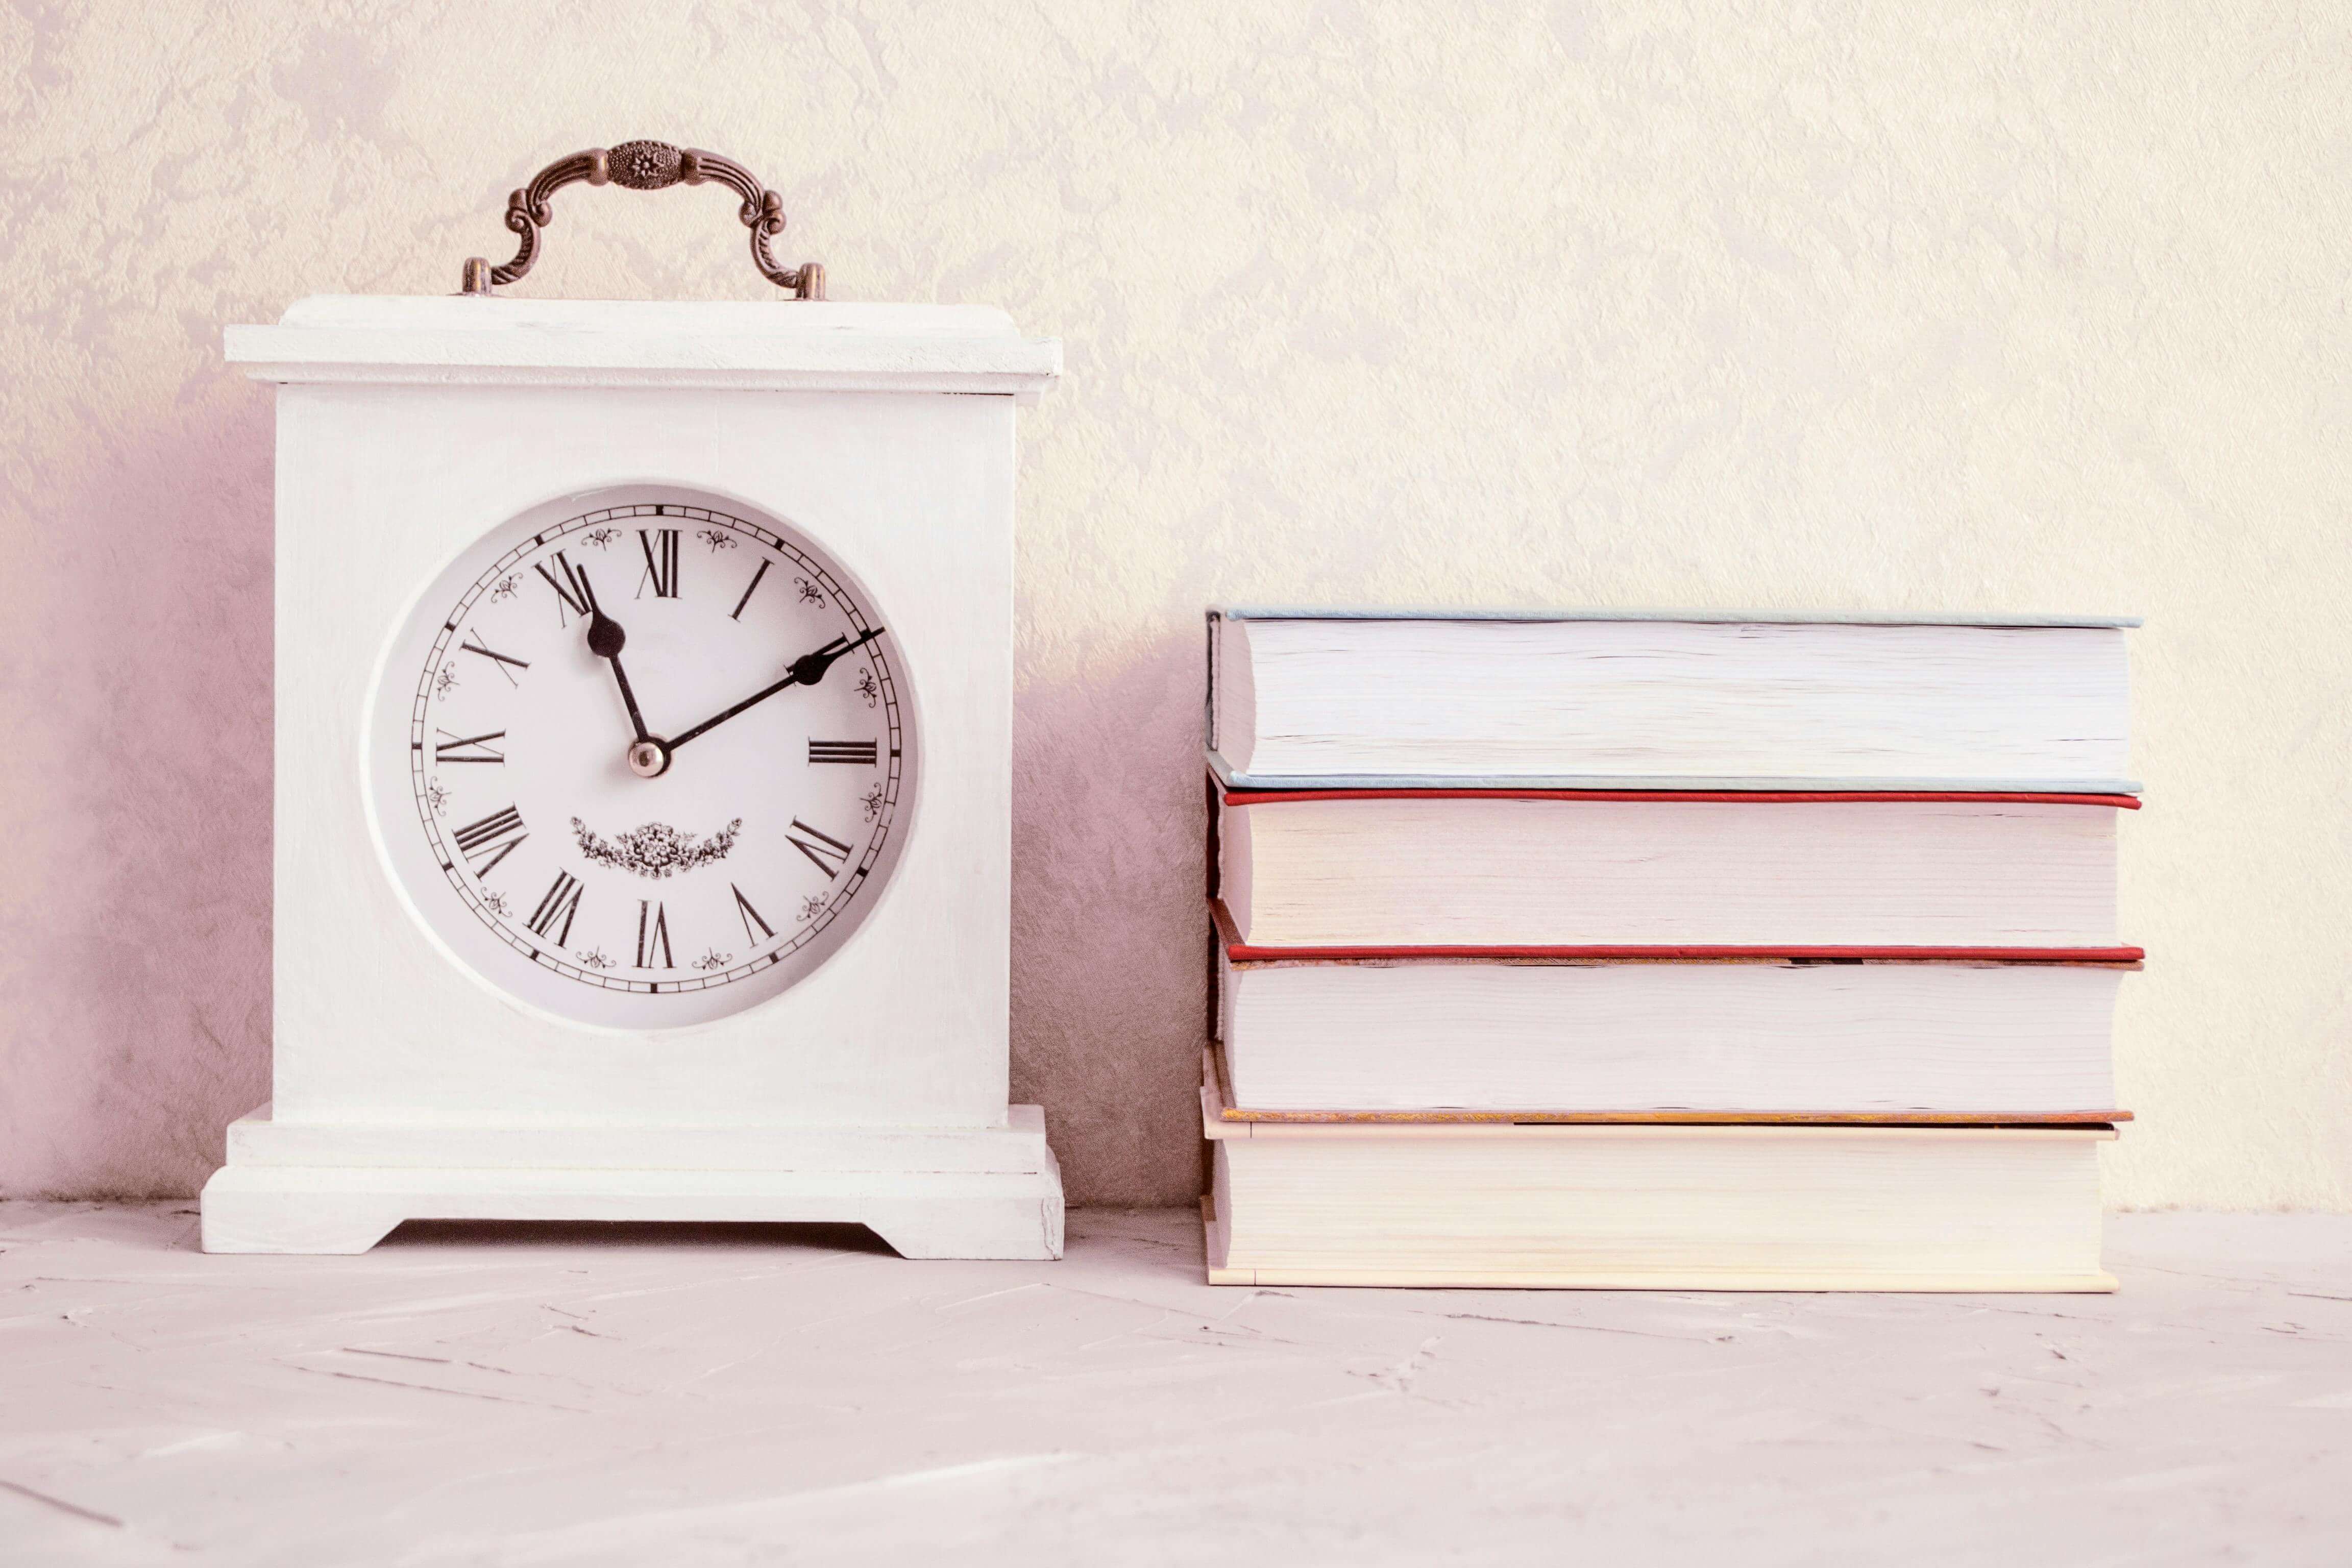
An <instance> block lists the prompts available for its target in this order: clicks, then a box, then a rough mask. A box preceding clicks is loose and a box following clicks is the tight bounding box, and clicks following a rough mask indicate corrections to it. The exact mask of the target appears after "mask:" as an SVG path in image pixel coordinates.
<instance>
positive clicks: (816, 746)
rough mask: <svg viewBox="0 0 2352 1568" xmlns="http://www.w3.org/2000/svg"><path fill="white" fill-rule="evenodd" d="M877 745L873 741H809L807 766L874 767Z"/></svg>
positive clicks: (877, 743)
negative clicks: (821, 764) (833, 764)
mask: <svg viewBox="0 0 2352 1568" xmlns="http://www.w3.org/2000/svg"><path fill="white" fill-rule="evenodd" d="M878 745H879V742H875V741H811V742H809V766H811V767H814V766H816V764H817V763H856V764H862V765H863V766H866V767H869V768H870V767H872V766H873V765H874V753H875V751H876V748H877V746H878Z"/></svg>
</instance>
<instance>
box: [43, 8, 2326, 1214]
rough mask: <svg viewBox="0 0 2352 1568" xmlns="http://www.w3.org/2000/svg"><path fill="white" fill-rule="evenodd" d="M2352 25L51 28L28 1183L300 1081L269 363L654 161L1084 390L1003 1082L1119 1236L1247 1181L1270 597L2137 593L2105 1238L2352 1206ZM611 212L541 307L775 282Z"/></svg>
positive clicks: (216, 1134) (1765, 19) (130, 12)
mask: <svg viewBox="0 0 2352 1568" xmlns="http://www.w3.org/2000/svg"><path fill="white" fill-rule="evenodd" d="M2344 19H2345V13H2344V12H2342V11H2340V10H2335V11H2331V10H2330V8H2327V7H2309V6H2292V5H2230V6H2207V7H2194V6H2188V5H2180V6H2171V5H2158V6H2134V5H2121V4H2117V5H2105V6H2092V7H2084V8H2080V9H2075V10H2066V9H2062V8H2053V7H2044V6H2024V5H2016V6H1983V7H1978V6H1940V5H1836V4H1831V5H1789V6H1786V7H1781V6H1778V5H1761V6H1740V7H1737V8H1733V7H1724V8H1722V9H1721V10H1720V11H1717V10H1712V9H1710V8H1708V7H1706V6H1691V5H1682V6H1671V7H1667V6H1622V7H1604V6H1600V5H1593V6H1590V7H1585V6H1579V5H1573V4H1559V5H1551V6H1549V7H1548V8H1547V7H1527V8H1506V7H1493V8H1486V9H1473V8H1469V7H1465V6H1462V5H1389V6H1370V5H1346V4H1324V5H1313V6H1308V5H1280V4H1276V5H1172V6H1171V5H1127V6H1122V5H1108V4H1106V5H1021V6H1010V5H1008V6H1003V7H996V6H979V5H910V4H892V3H890V0H841V3H839V4H828V3H826V0H805V3H804V4H801V5H753V4H749V3H745V0H706V3H703V4H698V5H679V6H675V7H657V6H651V5H618V4H611V3H606V0H570V3H567V4H564V5H547V4H541V3H538V0H520V3H515V0H509V3H507V4H502V5H478V4H477V5H456V4H450V3H448V0H427V3H421V4H420V3H417V0H402V3H399V4H381V5H378V4H355V3H352V0H342V3H339V4H336V3H331V4H323V5H321V4H310V5H289V4H282V3H278V0H270V3H268V4H254V3H248V4H242V5H235V6H231V5H194V4H180V5H127V4H117V5H87V6H76V5H69V4H68V5H47V6H39V5H24V4H19V5H15V6H13V7H10V8H8V9H6V10H5V13H0V238H5V250H6V255H5V257H0V319H5V322H6V328H5V348H0V526H4V527H5V536H0V545H4V546H5V551H6V561H7V572H6V576H5V584H6V586H5V595H6V596H5V601H4V602H5V604H6V605H8V606H9V607H8V609H7V611H6V613H5V616H0V680H5V697H6V711H7V714H8V720H9V725H10V734H9V739H8V742H7V743H6V744H5V746H0V770H5V794H4V795H0V799H5V812H6V816H7V820H6V822H5V833H6V841H7V843H8V844H9V846H10V857H9V862H10V865H9V875H8V878H7V880H6V883H5V891H0V1016H5V1037H0V1052H5V1057H0V1191H5V1192H7V1193H12V1194H26V1193H37V1192H47V1193H58V1194H106V1193H144V1192H161V1193H184V1192H187V1191H190V1190H192V1189H193V1188H194V1185H195V1184H197V1183H198V1182H199V1181H201V1179H202V1178H203V1176H204V1174H205V1172H206V1171H207V1169H208V1168H209V1166H210V1165H211V1164H212V1163H213V1162H214V1161H215V1160H216V1159H217V1157H218V1152H219V1148H220V1130H221V1127H222V1125H223V1124H224V1123H225V1122H226V1121H227V1120H228V1119H229V1118H230V1117H231V1116H233V1115H235V1114H236V1113H238V1112H241V1111H243V1110H246V1109H247V1107H248V1106H249V1105H250V1104H251V1103H253V1102H254V1101H256V1100H259V1099H260V1098H262V1096H263V1094H264V1093H265V1091H266V1083H267V1058H268V977H267V972H266V957H267V952H268V946H267V936H266V928H267V921H268V871H267V860H268V841H269V826H268V805H267V795H268V730H269V712H268V679H269V661H270V658H271V648H270V637H269V631H268V620H269V554H270V552H269V542H268V520H269V491H268V471H269V441H270V418H269V412H268V396H267V394H266V393H265V392H264V391H262V390H261V389H258V388H256V387H254V386H251V385H249V384H246V383H244V382H243V381H240V380H237V379H235V378H232V377H230V376H228V375H226V374H224V373H223V371H222V369H221V366H220V363H219V355H218V352H217V350H218V341H219V329H220V326H221V324H222V323H223V322H225V321H266V320H269V319H272V318H274V317H275V316H276V314H277V313H278V310H280V309H281V308H282V307H283V306H284V305H285V303H286V302H287V301H288V300H291V299H293V298H295V297H297V296H299V295H301V294H305V293H310V292H317V291H332V290H352V291H415V292H444V291H446V290H448V289H451V288H452V287H454V284H455V280H456V277H457V265H458V262H459V260H460V259H461V258H464V257H466V256H467V255H471V254H475V253H478V252H479V253H491V254H495V255H501V256H502V255H503V254H504V248H503V247H504V245H505V243H506V242H507V239H508V237H507V236H506V235H505V233H504V231H503V230H502V229H501V228H500V227H499V211H500V208H501V205H502V202H503V198H504V195H505V193H506V192H507V190H508V189H509V187H510V186H512V185H514V184H518V183H520V180H521V179H522V177H523V176H524V175H526V174H528V173H529V172H530V170H531V169H533V168H535V167H537V166H538V164H539V163H541V162H543V161H545V160H546V159H548V158H550V157H551V156H553V155H555V154H557V153H563V152H567V151H570V150H571V149H572V148H575V147H579V146H584V145H591V144H596V143H600V142H612V141H616V140H619V139H622V138H625V137H628V136H634V135H654V136H662V137H666V138H669V139H672V140H677V141H680V142H690V143H696V144H699V145H703V146H708V147H712V148H715V149H718V150H719V151H722V152H727V153H732V154H734V155H736V156H738V157H740V158H741V159H743V160H744V161H745V162H747V163H750V164H751V166H752V167H753V168H754V169H756V170H758V171H760V172H761V173H762V174H765V175H766V176H767V177H768V178H769V179H771V180H772V181H773V182H774V183H775V184H778V185H779V186H780V187H781V188H782V191H783V192H784V193H785V199H786V203H787V206H788V208H789V210H790V211H791V212H792V213H793V215H794V221H793V227H792V229H791V230H790V231H789V232H788V234H787V235H786V236H785V238H784V242H783V245H782V253H783V254H784V255H785V256H786V257H787V258H793V259H797V258H802V257H804V256H806V257H816V258H822V259H823V260H824V262H825V263H826V264H827V265H828V267H829V268H830V269H831V273H832V278H833V280H834V286H835V296H836V297H838V298H843V299H864V300H980V301H992V302H994V303H998V304H1002V305H1003V306H1005V307H1007V308H1008V309H1010V310H1012V311H1013V314H1014V316H1015V317H1016V318H1017V319H1018V320H1019V321H1020V322H1021V323H1022V324H1023V325H1024V327H1026V328H1027V329H1029V330H1031V331H1036V332H1040V333H1054V334H1057V335H1059V336H1060V337H1061V338H1062V339H1063V340H1064V342H1066V345H1067V353H1068V367H1069V374H1068V379H1067V383H1066V387H1065V388H1064V390H1063V391H1061V392H1060V393H1058V394H1056V395H1055V396H1054V397H1052V398H1050V399H1049V400H1048V401H1047V402H1046V403H1045V405H1044V406H1043V407H1042V408H1040V409H1039V410H1037V411H1036V412H1035V413H1034V416H1032V417H1031V418H1030V419H1029V420H1028V422H1027V425H1026V426H1025V433H1024V458H1023V468H1022V475H1023V485H1024V492H1023V503H1024V518H1023V533H1022V548H1021V572H1022V577H1021V592H1022V627H1021V649H1020V668H1021V678H1022V683H1023V684H1022V697H1021V708H1020V717H1019V748H1020V763H1019V766H1020V771H1021V779H1020V784H1021V787H1022V796H1021V798H1022V805H1021V814H1020V821H1019V824H1018V828H1017V842H1016V848H1017V853H1018V858H1019V859H1018V871H1017V887H1016V892H1017V898H1018V901H1019V910H1018V918H1019V925H1018V933H1017V938H1016V947H1015V957H1014V963H1015V975H1014V1004H1015V1008H1016V1017H1015V1030H1016V1036H1015V1040H1016V1043H1015V1058H1014V1060H1015V1066H1014V1090H1015V1093H1016V1095H1018V1096H1019V1097H1021V1098H1024V1099H1027V1098H1036V1099H1041V1100H1044V1101H1045V1105H1046V1107H1047V1110H1048V1114H1049V1117H1050V1119H1051V1121H1052V1125H1053V1128H1054V1136H1055V1143H1056V1145H1057V1146H1058V1147H1059V1149H1060V1150H1061V1152H1062V1155H1063V1158H1064V1161H1065V1163H1066V1169H1067V1172H1068V1175H1069V1182H1070V1189H1071V1194H1072V1196H1073V1197H1074V1198H1076V1199H1079V1200H1081V1201H1096V1202H1104V1201H1155V1202H1160V1201H1181V1200H1182V1199H1183V1198H1184V1197H1185V1196H1186V1195H1187V1194H1190V1193H1191V1192H1192V1191H1193V1190H1194V1188H1193V1184H1194V1181H1195V1172H1196V1153H1195V1138H1194V1133H1193V1130H1192V1117H1193V1114H1194V1113H1193V1110H1192V1103H1191V1098H1190V1086H1191V1083H1192V1074H1193V1070H1194V1066H1193V1063H1194V1056H1193V1052H1194V1049H1195V1042H1196V1037H1197V1033H1198V1029H1199V1023H1200V1016H1201V997H1200V974H1201V968H1202V933H1201V930H1200V913H1199V910H1198V908H1197V906H1196V900H1197V897H1198V890H1199V870H1198V858H1199V851H1198V848H1197V834H1198V830H1199V812H1200V792H1199V784H1198V781H1197V777H1196V774H1195V765H1196V764H1195V756H1196V752H1195V747H1196V745H1197V743H1198V732H1197V711H1198V700H1199V690H1198V689H1199V684H1200V657H1199V652H1198V641H1199V635H1200V634H1199V629H1198V615H1199V611H1200V607H1201V605H1202V604H1203V602H1204V601H1207V600H1211V599H1215V598H1225V597H1232V598H1237V599H1260V600H1264V599H1273V600H1319V601H1390V602H1406V601H1409V602H1420V603H1448V602H1451V603H1463V604H1472V603H1479V604H1512V603H1556V604H1577V605H1781V606H1789V607H1824V606H1863V607H1868V608H1874V609H1907V608H1919V609H1933V610H1947V609H1958V608H1969V607H1990V608H1999V609H2006V610H2070V609H2088V610H2097V611H2116V612H2139V613H2144V614H2146V615H2147V616H2148V617H2149V622H2150V624H2149V626H2148V628H2147V631H2146V632H2144V633H2143V634H2140V636H2139V638H2138V642H2137V649H2136V658H2135V669H2136V674H2137V704H2138V707H2137V714H2138V723H2139V743H2138V747H2137V761H2138V765H2139V770H2140V772H2141V773H2142V775H2143V776H2144V777H2145V778H2146V779H2147V784H2148V792H2149V793H2148V801H2149V809H2148V810H2147V812H2146V813H2144V814H2143V815H2142V816H2139V817H2137V818H2135V819H2132V820H2131V821H2130V822H2129V823H2128V825H2127V826H2126V897H2125V907H2126V927H2127V931H2128V934H2129V935H2130V936H2131V937H2133V938H2135V939H2137V940H2138V941H2141V942H2144V943H2145V944H2146V945H2147V948H2148V950H2149V954H2150V961H2149V966H2148V971H2147V973H2146V974H2145V975H2144V976H2142V977H2140V978H2138V979H2137V980H2135V981H2134V982H2132V983H2131V984H2129V985H2128V986H2127V987H2126V992H2127V996H2128V1001H2127V1004H2126V1007H2125V1010H2124V1014H2123V1018H2122V1025H2121V1030H2120V1036H2119V1041H2118V1044H2119V1047H2120V1055H2121V1066H2122V1080H2123V1087H2124V1091H2125V1099H2126V1102H2127V1103H2129V1104H2131V1105H2133V1106H2135V1107H2136V1108H2137V1110H2139V1111H2140V1113H2141V1118H2142V1119H2141V1121H2139V1123H2138V1124H2137V1127H2136V1128H2134V1129H2133V1130H2132V1131H2130V1132H2129V1134H2128V1135H2127V1136H2126V1139H2125V1140H2124V1142H2123V1143H2122V1144H2121V1146H2120V1148H2119V1149H2117V1150H2116V1151H2115V1152H2114V1158H2113V1160H2112V1162H2111V1164H2110V1166H2109V1170H2110V1173H2111V1178H2112V1190H2113V1194H2114V1196H2115V1197H2116V1200H2117V1201H2119V1202H2122V1203H2126V1204H2167V1203H2187V1204H2211V1205H2324V1206H2332V1207H2341V1206H2345V1205H2347V1203H2352V1139H2347V1136H2346V1133H2347V1120H2352V1052H2347V1049H2346V1047H2347V1040H2346V1035H2347V995H2346V980H2345V967H2346V963H2347V949H2352V942H2347V937H2352V916H2347V905H2352V865H2347V854H2352V846H2347V827H2346V815H2345V808H2344V793H2345V788H2344V777H2345V774H2346V773H2347V762H2352V757H2347V721H2346V708H2347V697H2352V690H2347V688H2352V679H2348V678H2347V669H2346V654H2347V617H2346V611H2345V608H2344V603H2345V595H2346V592H2347V587H2352V570H2347V531H2346V527H2345V510H2346V503H2345V500H2344V497H2345V495H2346V493H2347V479H2352V462H2348V461H2347V452H2352V441H2347V437H2352V398H2347V377H2346V373H2345V365H2346V363H2347V351H2348V350H2352V329H2347V308H2346V304H2345V289H2346V270H2347V259H2352V244H2347V235H2352V212H2347V196H2346V192H2347V187H2352V113H2347V107H2346V106H2347V100H2352V66H2348V65H2347V61H2352V53H2347V37H2346V33H2345V29H2344V26H2343V23H2344ZM559 215H560V216H559V218H558V222H557V226H556V227H555V229H554V230H553V232H552V233H551V237H550V246H549V252H548V257H547V259H546V260H545V262H544V263H542V265H541V268H540V270H539V271H538V272H537V273H536V274H534V276H533V277H532V278H531V279H530V281H529V283H528V284H527V285H526V286H525V289H526V290H527V291H528V292H530V293H534V294H559V293H560V294H572V295H605V296H610V295H616V294H617V295H651V296H664V297H670V296H678V297H746V296H752V295H756V294H758V293H760V292H761V288H762V287H763V286H759V285H757V282H756V279H754V278H753V277H752V275H751V272H750V269H749V268H748V267H747V265H746V264H745V262H744V260H743V258H742V254H741V234H742V231H741V229H740V227H738V226H736V224H735V222H734V219H733V216H732V215H731V212H730V209H729V206H728V204H727V203H726V201H725V200H724V198H723V197H722V196H720V195H718V194H716V193H714V192H671V193H666V194H664V195H659V196H635V195H629V194H626V193H620V192H610V191H585V190H574V191H572V192H569V193H566V195H564V196H563V197H562V198H561V200H560V203H559ZM352 962H354V963H365V962H367V956H366V954H364V953H356V954H354V955H353V956H352Z"/></svg>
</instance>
